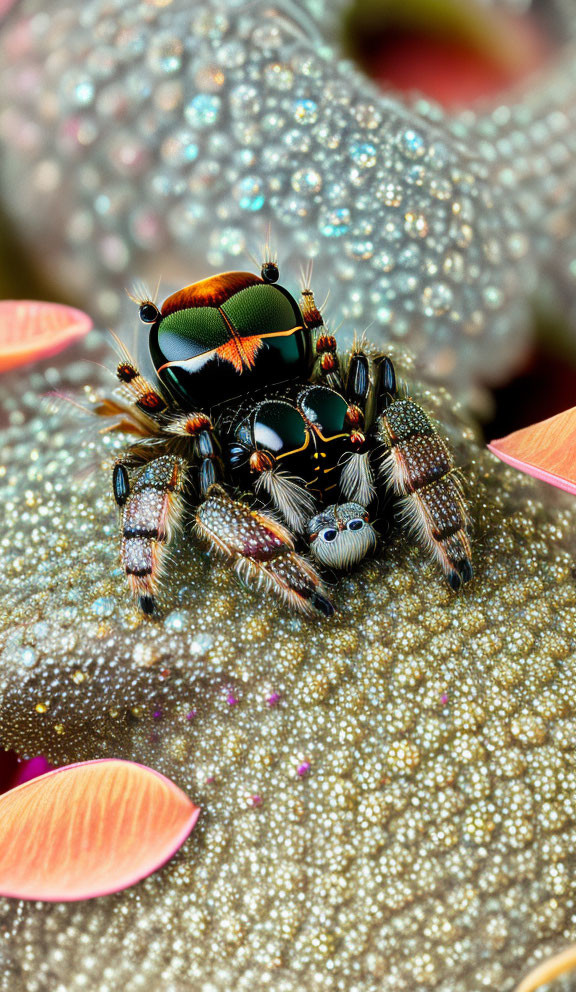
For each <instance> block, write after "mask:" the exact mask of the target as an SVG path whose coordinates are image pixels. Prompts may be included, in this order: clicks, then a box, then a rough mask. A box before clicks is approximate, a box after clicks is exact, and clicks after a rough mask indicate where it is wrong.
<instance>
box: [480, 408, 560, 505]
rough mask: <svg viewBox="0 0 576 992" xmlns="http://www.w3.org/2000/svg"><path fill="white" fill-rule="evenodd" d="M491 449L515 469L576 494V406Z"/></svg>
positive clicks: (493, 445) (510, 437)
mask: <svg viewBox="0 0 576 992" xmlns="http://www.w3.org/2000/svg"><path fill="white" fill-rule="evenodd" d="M488 448H489V449H490V451H491V452H492V453H493V454H494V455H496V456H497V458H500V460H501V461H503V462H506V463H507V464H508V465H512V467H513V468H517V469H520V471H521V472H525V473H526V474H527V475H533V476H534V478H536V479H541V480H543V481H544V482H548V483H550V485H551V486H556V487H557V488H558V489H565V490H566V492H568V493H575V494H576V407H572V409H570V410H566V411H565V412H564V413H559V414H557V415H556V416H555V417H550V418H549V419H548V420H543V421H541V423H539V424H532V425H531V426H530V427H524V428H523V429H522V430H520V431H515V432H514V433H513V434H509V435H508V436H507V437H503V438H500V440H498V441H492V443H491V444H489V445H488Z"/></svg>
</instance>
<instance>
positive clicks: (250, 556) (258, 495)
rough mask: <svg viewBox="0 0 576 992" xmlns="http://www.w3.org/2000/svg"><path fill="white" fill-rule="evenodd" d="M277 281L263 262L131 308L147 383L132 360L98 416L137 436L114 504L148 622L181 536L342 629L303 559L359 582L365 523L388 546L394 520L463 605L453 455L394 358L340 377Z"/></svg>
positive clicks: (463, 525) (316, 328) (363, 362)
mask: <svg viewBox="0 0 576 992" xmlns="http://www.w3.org/2000/svg"><path fill="white" fill-rule="evenodd" d="M277 280H278V267H277V265H276V264H275V263H274V262H266V263H264V265H263V266H262V271H261V275H260V276H256V275H252V274H251V273H248V272H226V273H223V274H222V275H218V276H213V277H211V278H208V279H204V280H203V281H201V282H197V283H195V284H194V285H192V286H187V287H186V288H185V289H182V290H180V291H179V292H178V293H174V294H173V295H172V296H169V297H168V299H167V300H165V302H164V304H163V306H162V308H161V309H159V308H158V307H157V306H156V305H155V304H154V303H153V302H152V301H151V300H141V301H138V302H139V306H140V319H141V320H142V321H143V322H144V323H145V324H148V325H149V328H150V337H149V344H150V357H151V359H152V363H153V366H154V368H155V370H156V372H155V375H154V376H149V377H148V378H145V377H144V375H142V373H141V372H140V371H139V370H138V369H137V368H136V366H135V365H134V364H133V362H132V360H131V359H130V358H129V356H128V354H126V356H124V357H123V359H122V360H121V361H120V364H119V365H118V368H117V376H118V379H119V380H120V382H121V383H122V386H121V387H120V395H119V396H118V395H115V396H114V397H110V398H105V399H102V400H101V401H99V402H98V403H97V406H96V410H97V412H98V413H99V414H101V415H102V416H106V417H114V418H115V420H114V423H113V425H112V429H116V430H120V431H124V432H127V433H129V434H132V435H133V436H134V441H133V443H132V444H131V445H130V446H129V447H128V449H127V450H126V452H125V454H124V455H123V456H122V457H121V458H120V459H118V460H117V462H116V464H115V466H114V472H113V489H114V496H115V499H116V502H117V503H118V505H119V507H120V508H121V518H122V562H123V566H124V569H125V571H126V575H127V576H128V581H129V584H130V587H131V589H132V592H133V593H134V595H135V596H136V597H137V598H138V602H139V604H140V607H141V608H142V610H143V611H144V613H147V614H152V613H154V611H155V609H156V596H157V592H158V588H159V584H160V581H161V579H162V576H163V573H164V572H165V571H166V564H167V561H168V558H167V548H168V545H169V542H170V541H171V540H173V539H174V536H175V534H176V532H177V531H178V529H179V525H182V526H183V527H187V526H190V527H191V528H193V529H194V530H195V532H196V536H197V538H199V539H200V540H201V541H202V542H204V543H205V544H208V546H210V547H211V548H212V549H213V551H214V552H215V553H216V554H217V555H219V556H220V557H221V558H222V559H223V560H224V562H225V564H227V565H228V566H231V567H232V568H234V569H235V570H236V572H237V573H238V574H239V575H240V576H241V577H242V578H243V579H244V580H246V581H248V582H250V583H255V584H256V585H257V586H259V587H261V588H262V589H265V590H267V591H270V592H273V593H275V594H276V595H277V596H279V597H280V598H281V599H282V600H283V601H284V602H285V603H288V604H290V606H292V607H295V608H296V609H299V610H303V611H304V612H313V611H315V610H316V611H320V612H321V613H324V614H325V615H326V616H331V615H332V613H333V612H334V607H333V605H332V603H331V600H330V596H329V593H328V590H327V588H326V586H325V584H324V582H323V580H322V578H321V575H320V574H319V571H318V570H317V565H316V564H312V561H311V558H312V559H314V560H315V562H316V563H318V565H319V566H321V568H323V569H329V570H336V571H337V570H346V569H350V568H352V567H353V566H354V565H356V564H358V562H360V561H361V560H362V559H363V558H364V557H365V556H366V555H368V554H370V553H372V552H373V551H374V550H375V548H376V547H377V544H378V540H379V536H378V534H377V532H376V530H375V527H374V524H373V523H371V518H372V519H374V517H376V519H377V521H378V527H379V530H380V531H382V530H383V529H384V530H385V529H386V528H387V526H388V524H389V522H390V521H391V520H392V519H396V520H397V521H398V522H399V524H400V526H402V527H403V528H404V530H405V531H406V533H407V534H408V535H410V536H411V537H413V539H414V540H415V541H417V542H418V543H419V544H420V545H421V546H422V547H423V548H424V549H425V550H426V551H427V552H429V554H431V555H432V556H433V557H434V558H435V559H436V561H437V562H438V563H439V565H440V566H441V568H442V569H443V571H444V574H445V575H446V578H447V580H448V582H449V583H450V585H451V586H452V588H453V589H455V590H457V589H459V588H460V587H461V586H462V585H463V584H464V583H465V582H468V581H469V580H470V579H471V578H472V566H471V563H470V542H469V539H468V535H467V524H468V518H467V512H466V507H465V503H464V499H463V495H462V491H461V484H460V481H459V479H458V476H457V475H456V474H455V471H454V463H453V459H452V455H451V453H450V451H449V450H448V447H447V445H446V444H445V442H444V441H443V440H442V438H441V437H440V436H439V434H438V432H437V430H436V428H435V427H434V425H433V423H432V422H431V420H430V419H429V417H428V416H427V415H426V413H425V412H424V410H423V409H422V408H421V407H420V406H418V405H417V404H416V403H414V402H413V401H412V400H410V399H407V398H403V397H402V396H401V395H400V393H399V391H398V390H397V386H396V376H395V372H394V366H393V364H392V362H391V360H390V359H389V358H387V357H386V356H384V355H369V354H367V353H365V352H364V351H363V350H361V349H359V348H358V349H353V350H352V352H351V353H350V354H348V355H347V356H346V359H345V361H344V360H343V361H342V362H341V360H340V359H339V356H338V352H337V347H336V341H335V339H334V337H333V336H332V335H331V334H330V333H328V332H327V330H326V329H325V327H324V325H323V320H322V316H321V314H320V312H319V310H318V308H317V306H316V304H315V301H314V296H313V294H312V292H311V290H310V289H304V290H303V292H302V300H301V304H300V306H299V305H298V303H297V302H296V300H295V299H294V298H293V297H292V296H291V295H290V293H289V292H288V291H287V290H286V289H284V288H283V287H282V286H279V285H277ZM152 378H153V379H154V381H149V380H150V379H152ZM301 552H302V553H301ZM306 553H308V555H309V556H311V557H307V556H306Z"/></svg>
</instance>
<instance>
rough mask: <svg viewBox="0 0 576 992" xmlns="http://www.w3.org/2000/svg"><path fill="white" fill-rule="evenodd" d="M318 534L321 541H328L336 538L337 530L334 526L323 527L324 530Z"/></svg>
mask: <svg viewBox="0 0 576 992" xmlns="http://www.w3.org/2000/svg"><path fill="white" fill-rule="evenodd" d="M319 536H320V537H321V538H322V540H323V541H328V543H330V541H335V540H336V538H337V537H338V531H337V530H335V529H334V527H325V528H324V530H321V531H320V534H319Z"/></svg>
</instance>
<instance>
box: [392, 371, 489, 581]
mask: <svg viewBox="0 0 576 992" xmlns="http://www.w3.org/2000/svg"><path fill="white" fill-rule="evenodd" d="M378 367H379V378H380V382H379V387H378V393H379V408H380V413H379V416H378V417H377V421H376V426H375V436H376V438H377V439H378V440H379V441H380V442H382V443H383V444H384V445H385V455H384V457H383V459H382V461H381V466H380V469H381V476H382V478H383V479H384V483H385V486H386V489H387V490H388V491H389V492H390V491H391V492H393V493H394V494H395V496H396V497H397V499H398V502H399V505H400V507H401V517H400V522H401V524H402V526H403V527H404V529H405V530H407V531H408V532H409V533H410V534H412V535H413V536H414V538H415V539H416V541H417V542H418V543H419V544H420V545H421V546H422V547H423V548H424V549H425V550H426V551H428V553H429V554H431V555H432V557H433V558H435V559H436V561H437V562H438V563H439V565H440V566H441V568H442V570H443V572H444V574H445V576H446V578H447V580H448V582H449V584H450V586H451V587H452V589H454V590H458V589H460V588H461V586H463V585H464V584H465V583H466V582H469V581H470V579H471V578H472V576H473V569H472V564H471V560H470V559H471V548H470V540H469V537H468V533H467V531H468V524H469V518H468V512H467V509H466V504H465V501H464V496H463V493H462V486H461V483H460V480H459V479H458V477H457V475H456V473H455V469H454V461H453V458H452V453H451V452H450V450H449V449H448V446H447V445H446V444H445V442H444V441H443V440H442V438H441V437H440V435H439V434H438V431H437V430H436V428H435V427H434V425H433V423H432V421H431V420H430V418H429V417H428V415H427V414H426V413H425V412H424V410H423V409H422V408H421V407H420V406H418V404H417V403H414V402H413V401H412V400H410V399H403V398H401V397H399V395H398V390H397V386H396V374H395V371H394V366H393V364H392V362H391V361H390V359H389V358H385V357H383V358H382V359H381V360H380V362H379V365H378Z"/></svg>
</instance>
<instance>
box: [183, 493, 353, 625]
mask: <svg viewBox="0 0 576 992" xmlns="http://www.w3.org/2000/svg"><path fill="white" fill-rule="evenodd" d="M196 528H197V531H198V534H199V535H200V537H201V538H203V539H204V540H205V541H207V542H208V543H209V544H210V546H211V547H212V548H214V550H215V551H217V552H218V553H219V554H220V555H221V556H222V557H223V558H224V559H225V560H226V561H227V563H228V564H229V565H230V566H232V568H234V570H235V571H236V572H237V574H238V575H239V576H240V577H241V578H242V579H244V581H246V582H248V583H251V584H254V585H256V587H263V588H264V589H265V590H267V591H269V592H272V593H274V594H275V595H277V596H279V597H280V599H281V600H283V602H285V603H287V604H288V605H290V606H292V607H296V609H298V610H300V611H301V612H303V613H312V612H313V611H314V610H318V611H319V612H320V613H323V614H324V615H325V616H328V617H329V616H332V614H333V613H334V607H333V605H332V603H331V602H330V600H329V599H328V597H327V595H326V590H325V588H324V586H323V584H322V582H321V581H320V578H319V577H318V575H317V574H316V572H315V570H314V569H313V568H312V566H311V565H310V564H309V562H307V561H306V560H305V559H304V558H302V557H300V555H298V554H296V552H295V551H294V541H293V539H292V536H291V534H290V532H289V531H287V530H286V528H285V527H282V526H281V525H280V524H279V523H278V522H277V521H276V520H273V519H272V518H271V517H269V516H267V515H266V514H264V513H259V512H257V511H256V510H252V509H250V507H249V506H247V505H246V503H243V502H240V501H239V500H233V499H231V498H230V497H229V496H228V494H227V493H226V492H225V490H224V489H223V488H222V487H221V486H218V485H214V486H212V487H211V488H210V490H209V492H208V494H207V496H206V499H205V500H204V502H203V503H201V504H200V506H199V507H198V509H197V510H196Z"/></svg>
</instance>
